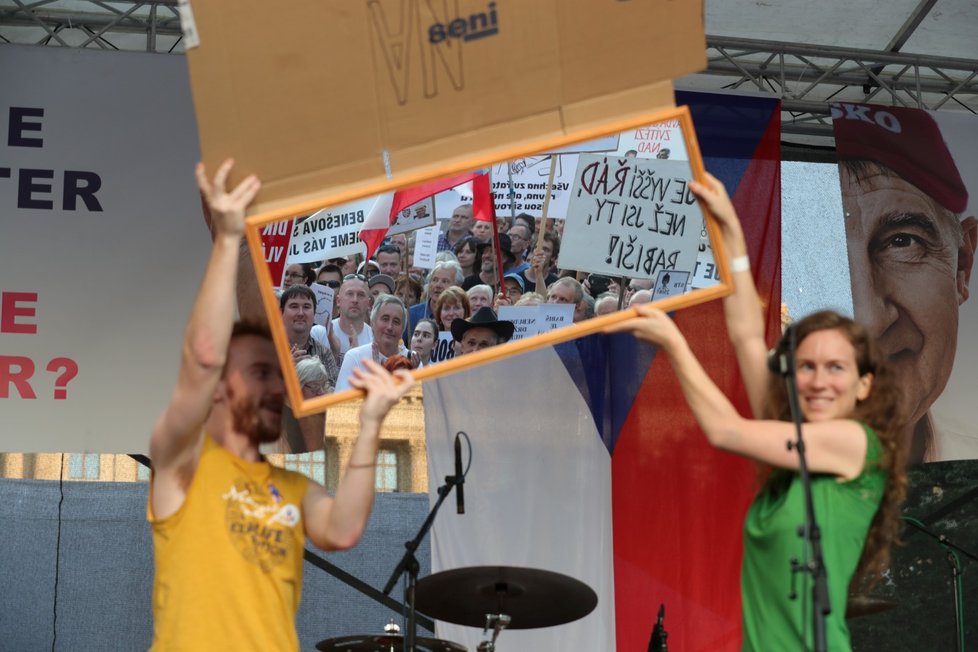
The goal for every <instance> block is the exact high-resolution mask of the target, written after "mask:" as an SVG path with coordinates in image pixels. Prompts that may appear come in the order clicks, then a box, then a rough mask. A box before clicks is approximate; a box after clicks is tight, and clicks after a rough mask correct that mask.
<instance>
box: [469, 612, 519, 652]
mask: <svg viewBox="0 0 978 652" xmlns="http://www.w3.org/2000/svg"><path fill="white" fill-rule="evenodd" d="M512 621H513V619H512V618H511V617H509V616H507V615H506V614H486V626H485V627H484V628H483V629H482V635H483V636H485V635H486V634H487V633H488V632H489V628H490V627H491V628H492V640H491V641H482V642H481V643H479V647H478V648H476V650H477V652H496V639H497V638H499V633H500V632H502V631H503V630H504V629H506V627H507V626H508V625H509V624H510V623H511V622H512Z"/></svg>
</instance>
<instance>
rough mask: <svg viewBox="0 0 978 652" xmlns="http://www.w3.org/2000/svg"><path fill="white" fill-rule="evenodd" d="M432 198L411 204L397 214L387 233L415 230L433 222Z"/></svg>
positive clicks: (393, 233)
mask: <svg viewBox="0 0 978 652" xmlns="http://www.w3.org/2000/svg"><path fill="white" fill-rule="evenodd" d="M434 203H435V202H434V199H431V198H429V199H425V200H424V201H419V202H418V203H417V204H411V205H410V206H408V207H407V208H405V209H403V210H402V211H400V212H399V213H398V214H397V219H396V220H395V221H394V224H392V225H391V228H390V230H389V231H388V232H387V235H396V234H398V233H407V232H408V231H416V230H418V229H423V228H424V227H426V226H432V225H433V224H434V223H435V206H434Z"/></svg>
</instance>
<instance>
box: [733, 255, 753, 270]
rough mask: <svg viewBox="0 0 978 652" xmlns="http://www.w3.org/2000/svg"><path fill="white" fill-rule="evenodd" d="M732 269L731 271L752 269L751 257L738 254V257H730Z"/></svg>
mask: <svg viewBox="0 0 978 652" xmlns="http://www.w3.org/2000/svg"><path fill="white" fill-rule="evenodd" d="M730 271H731V272H749V271H750V258H748V257H747V256H737V257H736V258H731V259H730Z"/></svg>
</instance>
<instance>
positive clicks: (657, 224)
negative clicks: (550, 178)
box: [560, 154, 703, 279]
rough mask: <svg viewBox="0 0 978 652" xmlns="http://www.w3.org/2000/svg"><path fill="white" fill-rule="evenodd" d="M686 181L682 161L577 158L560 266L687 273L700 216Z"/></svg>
mask: <svg viewBox="0 0 978 652" xmlns="http://www.w3.org/2000/svg"><path fill="white" fill-rule="evenodd" d="M691 177H692V172H691V170H690V167H689V163H688V162H686V161H670V160H659V159H642V158H631V157H617V156H614V157H609V156H603V155H598V154H581V155H579V157H578V166H577V173H576V175H575V180H574V189H573V192H572V193H571V195H572V197H571V201H570V207H569V210H568V214H567V222H566V225H565V227H564V238H563V240H562V241H561V246H560V261H561V266H562V267H564V268H566V269H576V270H583V271H588V272H594V273H597V274H606V275H608V276H612V277H620V276H628V277H632V278H647V279H654V278H656V277H657V276H658V274H659V272H660V271H662V270H671V269H678V270H686V271H692V270H693V269H694V268H695V266H696V258H697V253H698V249H699V244H700V232H701V230H702V228H703V215H702V213H701V212H700V209H699V205H698V204H697V203H696V198H695V197H694V196H693V193H692V192H691V191H690V190H689V188H688V182H689V180H690V179H691Z"/></svg>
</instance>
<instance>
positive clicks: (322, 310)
mask: <svg viewBox="0 0 978 652" xmlns="http://www.w3.org/2000/svg"><path fill="white" fill-rule="evenodd" d="M309 287H310V288H312V291H313V292H314V293H315V294H316V316H315V317H314V318H313V321H314V322H315V323H317V324H319V325H320V326H325V325H326V322H327V321H328V320H330V319H332V318H333V298H334V297H335V296H336V291H335V290H334V289H333V288H331V287H329V286H328V285H323V284H322V283H313V284H312V285H311V286H309Z"/></svg>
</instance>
